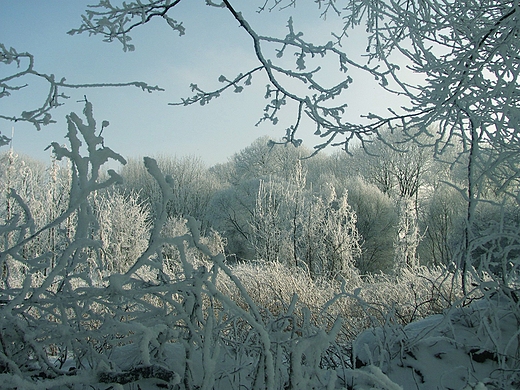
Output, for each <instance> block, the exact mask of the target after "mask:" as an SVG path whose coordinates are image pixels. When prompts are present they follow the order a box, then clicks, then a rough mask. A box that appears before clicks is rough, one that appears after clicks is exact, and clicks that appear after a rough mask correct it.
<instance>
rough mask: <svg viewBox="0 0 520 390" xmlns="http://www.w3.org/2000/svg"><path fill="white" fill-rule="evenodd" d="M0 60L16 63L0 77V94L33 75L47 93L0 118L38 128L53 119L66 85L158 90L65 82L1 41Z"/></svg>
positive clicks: (3, 139)
mask: <svg viewBox="0 0 520 390" xmlns="http://www.w3.org/2000/svg"><path fill="white" fill-rule="evenodd" d="M0 64H2V65H3V66H5V67H9V66H11V67H12V66H16V69H15V70H14V69H13V70H12V71H9V70H8V75H7V76H4V77H2V78H0V98H7V97H9V96H11V95H13V94H15V93H16V94H19V93H22V92H23V90H24V89H25V88H28V87H29V84H26V83H24V80H25V78H26V77H27V76H35V77H36V78H38V79H41V80H43V81H44V82H45V83H46V84H47V88H48V92H47V96H46V97H45V99H44V100H43V102H42V103H41V105H40V106H39V107H34V108H31V109H27V110H25V111H23V112H22V113H21V114H19V115H7V114H2V113H0V119H4V120H8V121H12V122H19V121H23V122H29V123H31V124H32V125H34V126H35V127H36V129H38V130H40V129H41V128H42V126H45V125H48V124H50V123H55V121H54V120H53V119H52V114H51V112H52V110H53V109H54V108H56V107H59V106H61V105H63V104H64V102H63V101H64V100H66V99H68V96H67V95H66V94H65V92H64V90H67V89H83V88H102V87H127V86H134V87H138V88H141V89H142V90H143V91H146V92H153V91H162V89H161V88H159V87H158V86H150V85H148V84H146V83H144V82H141V81H133V82H128V83H93V84H91V83H89V84H73V83H68V82H67V81H66V79H65V77H62V78H61V79H57V78H56V76H55V75H54V74H46V73H41V72H39V71H38V70H37V69H36V68H35V58H34V56H33V55H32V54H30V53H27V52H18V51H17V50H16V49H14V48H9V49H8V48H7V47H6V46H5V44H3V43H0ZM8 142H9V139H8V138H7V137H6V136H2V137H1V139H0V143H1V144H7V143H8Z"/></svg>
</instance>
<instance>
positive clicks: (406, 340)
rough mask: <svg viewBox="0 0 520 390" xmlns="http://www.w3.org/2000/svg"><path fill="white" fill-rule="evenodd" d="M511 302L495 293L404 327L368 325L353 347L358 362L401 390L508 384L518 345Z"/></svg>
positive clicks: (515, 316) (482, 387) (459, 388)
mask: <svg viewBox="0 0 520 390" xmlns="http://www.w3.org/2000/svg"><path fill="white" fill-rule="evenodd" d="M512 305H514V302H511V301H510V300H509V299H506V297H505V296H503V295H501V294H499V293H495V294H493V295H492V296H490V297H486V298H482V299H479V300H477V301H474V302H472V303H471V304H469V305H468V306H465V307H460V308H453V309H451V310H449V311H448V312H447V313H445V314H444V315H435V316H431V317H428V318H426V319H424V320H420V321H417V322H415V323H412V324H410V325H407V326H404V327H401V326H395V327H393V328H390V327H385V328H374V329H369V330H366V331H364V332H363V333H362V334H361V335H359V337H358V338H357V339H356V341H355V343H354V346H353V349H354V354H355V361H356V366H358V367H361V366H364V365H367V364H374V365H376V366H378V367H380V368H381V369H382V371H383V372H385V373H386V374H387V375H388V377H389V378H390V379H391V380H392V381H394V382H396V383H399V384H400V385H401V386H403V389H404V390H407V389H421V390H437V389H457V390H463V389H485V388H488V387H486V384H488V385H492V386H497V383H498V384H499V385H500V384H502V385H504V386H506V385H507V375H508V368H511V367H512V366H514V365H515V364H517V363H516V360H517V358H518V347H519V345H518V335H519V331H518V317H517V314H518V305H517V306H516V307H511V306H512ZM489 388H500V387H489ZM504 388H505V387H504Z"/></svg>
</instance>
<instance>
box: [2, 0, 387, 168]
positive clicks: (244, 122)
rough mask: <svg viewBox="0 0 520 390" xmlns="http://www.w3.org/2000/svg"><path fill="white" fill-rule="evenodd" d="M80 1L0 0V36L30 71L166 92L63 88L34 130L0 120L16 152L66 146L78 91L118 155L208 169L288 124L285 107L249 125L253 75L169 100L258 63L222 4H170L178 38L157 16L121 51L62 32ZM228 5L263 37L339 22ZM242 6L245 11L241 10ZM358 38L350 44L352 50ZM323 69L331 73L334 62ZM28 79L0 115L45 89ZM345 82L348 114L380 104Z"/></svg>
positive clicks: (301, 8)
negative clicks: (197, 98) (130, 48)
mask: <svg viewBox="0 0 520 390" xmlns="http://www.w3.org/2000/svg"><path fill="white" fill-rule="evenodd" d="M89 3H90V4H92V3H97V1H94V0H90V1H80V0H74V1H66V0H44V1H42V0H17V1H14V0H0V42H2V43H4V44H5V45H6V46H8V47H10V46H12V47H14V48H16V49H17V50H18V51H19V52H22V51H27V52H30V53H32V54H33V55H34V56H35V59H36V64H35V67H36V69H38V70H40V71H41V72H45V73H54V74H55V75H56V77H57V78H61V77H66V78H67V81H68V82H70V83H78V84H79V83H93V82H127V81H144V82H147V83H149V84H151V85H159V86H161V87H163V88H165V89H166V91H165V92H155V93H153V94H148V93H146V92H142V91H141V90H139V89H137V88H135V87H126V88H103V89H82V90H67V91H65V92H66V93H68V94H69V95H70V96H71V98H70V99H69V100H68V102H67V103H66V104H65V106H64V107H61V108H59V109H57V110H55V111H54V112H53V117H54V119H56V120H58V123H57V124H52V125H49V126H46V127H44V128H43V130H41V131H40V132H37V131H36V130H35V129H34V127H32V126H30V125H27V124H24V123H15V124H13V123H12V122H7V121H0V131H1V132H2V134H5V135H7V136H10V134H11V128H12V127H13V126H14V139H13V145H14V149H15V151H17V152H19V153H24V154H29V155H32V156H34V157H36V158H39V159H46V158H48V156H49V152H44V151H43V150H44V149H45V148H46V146H47V145H49V144H50V142H52V141H58V142H60V143H61V142H65V140H64V138H63V137H64V135H65V132H66V125H65V119H64V117H65V115H66V114H67V113H69V112H71V111H76V112H78V113H80V112H81V110H82V108H83V105H82V103H78V101H79V100H81V99H82V98H83V95H87V98H88V99H89V101H91V102H92V103H93V105H94V113H95V117H96V119H97V121H98V123H101V121H102V120H108V121H109V122H110V126H109V127H108V128H107V129H106V130H105V131H104V133H103V134H104V136H105V144H106V145H107V146H110V147H111V148H112V149H114V150H115V151H116V152H119V153H121V154H122V155H123V156H125V157H137V156H145V155H152V156H153V155H158V154H169V155H176V156H183V155H197V156H200V157H202V159H203V160H204V161H205V162H206V163H207V164H208V165H212V164H215V163H218V162H224V161H226V160H227V158H228V157H230V156H231V155H232V154H233V153H234V152H237V151H239V150H240V149H242V148H244V147H246V146H247V145H249V144H250V143H251V142H252V141H253V140H254V139H256V138H258V137H260V136H262V135H265V134H267V135H269V136H271V137H274V138H280V137H282V136H283V135H284V132H285V131H284V129H285V128H286V127H288V126H289V125H290V124H291V123H292V121H293V120H294V118H295V112H294V110H286V113H287V115H286V116H284V117H283V118H282V119H283V120H282V121H281V123H280V124H279V125H278V126H272V125H271V124H268V123H264V124H261V125H260V126H258V127H255V123H256V122H257V120H258V118H260V117H261V116H262V114H263V108H264V106H265V103H266V101H265V100H264V93H265V85H266V84H267V79H266V78H265V77H264V76H261V77H258V76H257V77H256V78H254V79H253V85H252V86H251V87H249V88H246V89H245V90H244V92H243V93H241V94H234V93H232V92H228V93H226V94H224V95H222V97H221V98H219V99H217V100H214V101H212V102H211V103H210V104H209V105H207V106H204V107H201V106H200V105H195V106H190V107H173V106H168V103H169V102H174V101H179V100H180V98H181V97H187V96H190V94H191V91H190V89H189V84H190V83H192V82H194V83H197V84H198V85H199V86H200V87H201V88H204V89H206V90H211V89H213V88H217V87H218V86H219V85H220V84H219V82H218V81H217V80H218V77H219V76H220V75H221V74H224V75H226V76H228V78H232V77H234V76H236V75H237V74H238V73H239V72H245V71H247V70H249V69H250V68H252V67H254V66H257V65H258V62H257V60H256V58H255V56H254V51H253V47H252V44H251V39H250V37H249V36H248V35H247V34H246V33H245V31H243V30H242V29H241V28H239V27H238V23H237V22H236V21H235V20H234V19H233V17H232V16H231V14H230V13H229V12H228V11H227V10H223V9H218V8H213V7H208V6H206V5H205V2H204V0H184V1H182V2H181V3H180V4H179V5H178V6H176V7H175V9H174V10H175V12H176V13H175V14H172V17H174V18H176V19H178V20H180V21H183V24H184V25H185V27H186V35H185V36H182V37H179V36H178V34H177V33H176V32H174V31H172V30H171V29H170V28H169V27H168V25H167V24H166V23H165V21H163V20H162V19H157V20H155V21H152V23H150V24H149V25H146V26H144V27H141V28H139V29H137V30H135V32H134V33H133V34H132V38H133V43H134V44H135V45H136V51H135V52H128V53H125V52H123V50H122V49H121V46H120V45H119V44H118V43H112V44H108V43H104V42H102V38H101V37H100V36H92V37H89V36H88V35H86V34H82V35H75V36H69V35H67V34H66V32H67V31H69V30H70V29H72V28H76V27H79V25H80V22H81V19H80V15H81V14H82V12H83V10H84V9H85V8H86V5H87V4H89ZM114 3H116V2H114ZM234 3H235V4H236V7H237V8H238V9H240V10H241V11H243V12H244V14H245V15H248V16H249V17H250V18H251V19H250V21H251V23H252V25H253V26H254V27H256V28H257V29H258V30H259V31H260V32H261V33H262V34H265V35H267V34H273V35H278V36H280V37H281V36H283V35H285V33H286V31H287V30H286V28H285V25H286V22H287V20H288V18H289V16H291V15H293V19H294V23H295V28H296V29H298V30H303V31H304V32H305V34H306V35H305V36H306V37H310V36H316V37H318V36H320V37H323V38H322V39H321V43H325V42H326V41H327V40H329V39H330V30H331V29H332V28H331V26H333V27H335V28H334V29H336V30H337V28H339V27H340V21H339V19H337V20H333V19H329V20H328V21H327V22H324V21H323V20H321V19H320V18H319V11H318V10H317V9H316V6H315V5H314V4H309V5H303V4H298V7H297V8H296V10H295V9H289V10H285V11H283V12H278V11H273V12H271V13H268V12H265V13H263V14H261V15H258V14H256V13H255V12H254V10H255V7H257V6H259V5H261V4H262V3H263V0H262V1H253V0H251V1H249V0H248V1H245V0H240V1H238V0H235V1H234ZM309 3H311V2H309ZM244 6H245V7H246V9H243V8H241V7H244ZM305 7H307V8H305ZM310 7H312V8H310ZM363 44H364V43H363V42H359V43H358V45H359V47H361V46H362V45H363ZM359 47H358V48H359ZM1 66H2V65H0V67H1ZM331 66H332V65H331ZM332 68H334V70H331V72H334V71H335V69H337V66H336V65H335V64H334V65H333V66H332V67H331V69H332ZM5 74H6V70H5V69H0V75H5ZM331 74H332V73H331ZM31 81H32V80H27V82H29V87H28V88H25V89H24V90H21V91H20V92H19V93H17V94H16V95H13V96H12V97H9V98H3V99H1V100H0V104H1V106H0V111H1V112H2V113H3V114H18V115H19V114H20V112H21V111H23V110H26V109H30V108H32V107H33V106H34V105H35V104H36V103H37V102H38V99H42V98H44V97H45V91H44V90H42V89H41V88H40V86H39V85H38V84H35V83H34V82H31ZM354 86H355V88H353V91H352V94H353V97H354V99H352V101H351V106H352V115H357V116H358V115H359V114H360V113H361V110H362V109H363V108H365V109H366V110H368V109H369V108H370V109H372V108H373V107H374V106H375V105H378V104H379V105H380V104H385V103H387V102H385V101H384V99H385V98H383V97H380V96H379V95H378V94H375V93H374V91H376V89H375V87H374V86H372V87H370V86H369V84H366V81H362V82H359V81H358V82H357V83H356V84H355V85H354ZM313 131H314V128H313V126H312V124H311V123H310V122H307V123H305V124H304V126H303V128H302V131H301V134H300V137H301V138H303V139H304V143H305V144H306V145H307V146H309V147H312V146H313V145H314V144H315V143H319V142H320V140H319V139H317V138H316V137H313V136H312V133H313Z"/></svg>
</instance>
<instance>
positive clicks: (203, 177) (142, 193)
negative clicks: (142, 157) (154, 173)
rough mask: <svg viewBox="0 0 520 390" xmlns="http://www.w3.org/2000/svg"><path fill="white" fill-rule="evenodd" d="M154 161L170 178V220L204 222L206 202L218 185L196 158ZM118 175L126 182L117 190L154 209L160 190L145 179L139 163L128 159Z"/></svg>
mask: <svg viewBox="0 0 520 390" xmlns="http://www.w3.org/2000/svg"><path fill="white" fill-rule="evenodd" d="M156 161H157V163H158V164H159V167H160V168H161V170H162V172H164V173H165V174H166V175H170V176H171V178H172V181H171V186H172V189H173V193H174V197H173V199H171V200H170V202H169V203H168V214H169V216H170V217H172V218H173V217H176V218H182V217H187V216H192V217H194V218H196V219H198V220H200V221H204V222H205V221H206V214H207V212H208V205H209V202H210V200H211V198H212V197H213V195H214V194H215V192H216V191H217V190H218V189H219V188H220V184H219V183H218V181H217V179H216V178H215V177H214V176H213V175H212V174H211V173H210V172H209V171H208V168H207V167H206V166H205V165H204V163H203V162H202V160H201V159H200V158H199V157H195V156H186V157H182V158H176V157H167V156H162V157H159V158H157V159H156ZM121 175H122V176H123V177H124V178H125V183H124V185H123V186H122V187H121V189H120V190H121V191H124V192H125V193H127V195H129V196H133V195H134V194H137V195H138V196H139V197H140V199H141V201H142V202H147V203H148V206H149V207H150V208H151V209H153V208H154V207H155V204H157V202H159V200H160V199H161V190H160V187H159V185H158V184H157V183H156V182H155V181H154V180H153V178H151V177H150V175H148V173H147V172H146V169H145V168H144V167H143V165H142V163H141V162H140V161H138V160H137V159H129V161H128V163H127V164H126V165H125V166H124V167H123V168H122V169H121ZM205 225H206V224H205ZM206 227H207V226H204V228H206Z"/></svg>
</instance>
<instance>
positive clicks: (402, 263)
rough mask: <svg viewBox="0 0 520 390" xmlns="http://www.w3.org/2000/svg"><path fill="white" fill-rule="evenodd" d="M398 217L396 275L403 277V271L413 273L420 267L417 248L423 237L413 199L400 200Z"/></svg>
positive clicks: (395, 256)
mask: <svg viewBox="0 0 520 390" xmlns="http://www.w3.org/2000/svg"><path fill="white" fill-rule="evenodd" d="M398 217H399V223H398V226H397V236H396V237H395V240H394V250H395V255H394V273H395V274H396V275H401V274H402V273H403V270H411V271H413V270H415V269H417V267H418V266H419V258H418V255H417V247H418V246H419V242H420V239H421V236H420V234H419V227H418V224H417V214H416V212H415V207H414V202H413V200H412V199H410V198H401V199H400V200H399V205H398Z"/></svg>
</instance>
